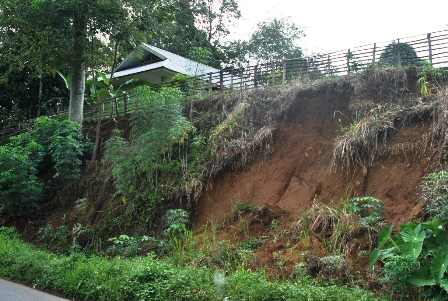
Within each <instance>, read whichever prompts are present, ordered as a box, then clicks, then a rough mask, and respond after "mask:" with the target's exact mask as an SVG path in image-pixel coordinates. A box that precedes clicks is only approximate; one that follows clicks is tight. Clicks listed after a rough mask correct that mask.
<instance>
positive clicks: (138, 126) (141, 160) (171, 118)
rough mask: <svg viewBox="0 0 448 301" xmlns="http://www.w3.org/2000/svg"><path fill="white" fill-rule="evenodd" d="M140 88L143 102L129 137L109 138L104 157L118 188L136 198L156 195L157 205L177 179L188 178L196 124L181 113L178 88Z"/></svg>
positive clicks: (180, 99)
mask: <svg viewBox="0 0 448 301" xmlns="http://www.w3.org/2000/svg"><path fill="white" fill-rule="evenodd" d="M140 92H141V95H142V96H141V97H142V98H143V104H142V106H141V107H140V109H139V110H138V111H136V112H135V113H134V114H133V117H132V120H131V126H132V129H131V137H130V140H129V141H127V140H126V139H124V138H121V137H113V138H112V139H110V140H108V141H107V142H106V145H105V157H104V158H105V161H106V162H108V163H110V164H111V167H112V175H113V179H114V184H115V187H116V189H117V190H118V192H120V193H121V194H123V195H125V196H126V197H130V198H134V199H139V198H140V199H144V198H146V197H147V196H148V195H149V194H152V195H156V196H157V197H156V198H151V200H150V201H151V205H152V206H155V205H157V203H158V202H160V201H161V200H163V199H164V198H165V197H166V196H167V195H168V194H169V193H171V189H173V187H175V186H176V183H179V182H180V180H182V179H188V178H187V177H188V158H187V149H188V147H187V146H188V139H189V134H191V133H194V132H195V128H194V127H193V126H192V125H191V123H190V122H189V121H188V120H186V118H185V117H184V116H183V115H182V97H183V94H182V93H181V92H180V91H179V90H177V89H173V88H166V87H165V88H162V89H161V90H160V91H159V92H154V91H151V90H148V89H142V90H141V91H140ZM179 186H180V185H179ZM148 191H151V192H150V193H148Z"/></svg>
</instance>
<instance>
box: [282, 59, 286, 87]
mask: <svg viewBox="0 0 448 301" xmlns="http://www.w3.org/2000/svg"><path fill="white" fill-rule="evenodd" d="M285 82H286V61H285V60H284V61H283V75H282V85H285Z"/></svg>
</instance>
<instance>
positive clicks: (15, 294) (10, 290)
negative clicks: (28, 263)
mask: <svg viewBox="0 0 448 301" xmlns="http://www.w3.org/2000/svg"><path fill="white" fill-rule="evenodd" d="M0 301H68V300H66V299H62V298H59V297H56V296H52V295H50V294H47V293H44V292H41V291H38V290H35V289H32V288H30V287H27V286H24V285H21V284H17V283H14V282H10V281H6V280H3V279H0Z"/></svg>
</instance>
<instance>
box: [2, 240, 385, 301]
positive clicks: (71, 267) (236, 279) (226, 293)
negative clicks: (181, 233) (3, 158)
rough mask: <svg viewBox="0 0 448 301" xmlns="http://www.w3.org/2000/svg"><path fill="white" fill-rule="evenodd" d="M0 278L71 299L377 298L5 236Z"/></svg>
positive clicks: (335, 288)
mask: <svg viewBox="0 0 448 301" xmlns="http://www.w3.org/2000/svg"><path fill="white" fill-rule="evenodd" d="M0 276H1V277H6V278H10V279H14V280H18V281H22V282H25V283H27V284H33V285H35V286H36V287H37V288H40V289H49V290H53V291H56V292H58V293H60V294H62V295H64V296H66V297H68V298H74V299H76V300H100V301H101V300H108V301H113V300H129V301H132V300H223V299H224V298H227V300H257V301H262V300H271V301H275V300H348V301H350V300H379V299H377V298H375V297H374V296H373V295H372V293H369V292H367V291H364V290H361V289H358V288H347V287H344V286H325V287H319V286H311V285H309V284H303V283H292V282H284V283H276V282H270V281H268V280H267V279H266V278H265V276H264V275H263V274H262V273H260V272H251V271H249V270H238V271H236V272H234V273H231V274H227V275H225V274H224V273H222V272H221V271H220V270H213V269H208V268H203V267H195V268H193V267H190V266H182V267H177V266H176V265H174V264H172V263H170V262H169V261H168V260H160V259H157V258H156V257H155V256H153V255H148V256H146V257H139V258H132V259H123V258H120V257H115V258H113V259H108V258H105V257H100V256H90V257H85V256H84V255H81V254H78V253H74V254H71V255H69V256H64V255H54V254H50V253H47V252H44V251H42V250H39V249H37V248H36V247H33V246H31V245H29V244H26V243H24V242H23V241H21V240H20V239H18V238H15V237H11V235H5V234H0ZM218 280H219V281H218ZM218 282H219V283H218Z"/></svg>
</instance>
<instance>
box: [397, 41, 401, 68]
mask: <svg viewBox="0 0 448 301" xmlns="http://www.w3.org/2000/svg"><path fill="white" fill-rule="evenodd" d="M397 55H398V67H401V54H400V39H398V43H397Z"/></svg>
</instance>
